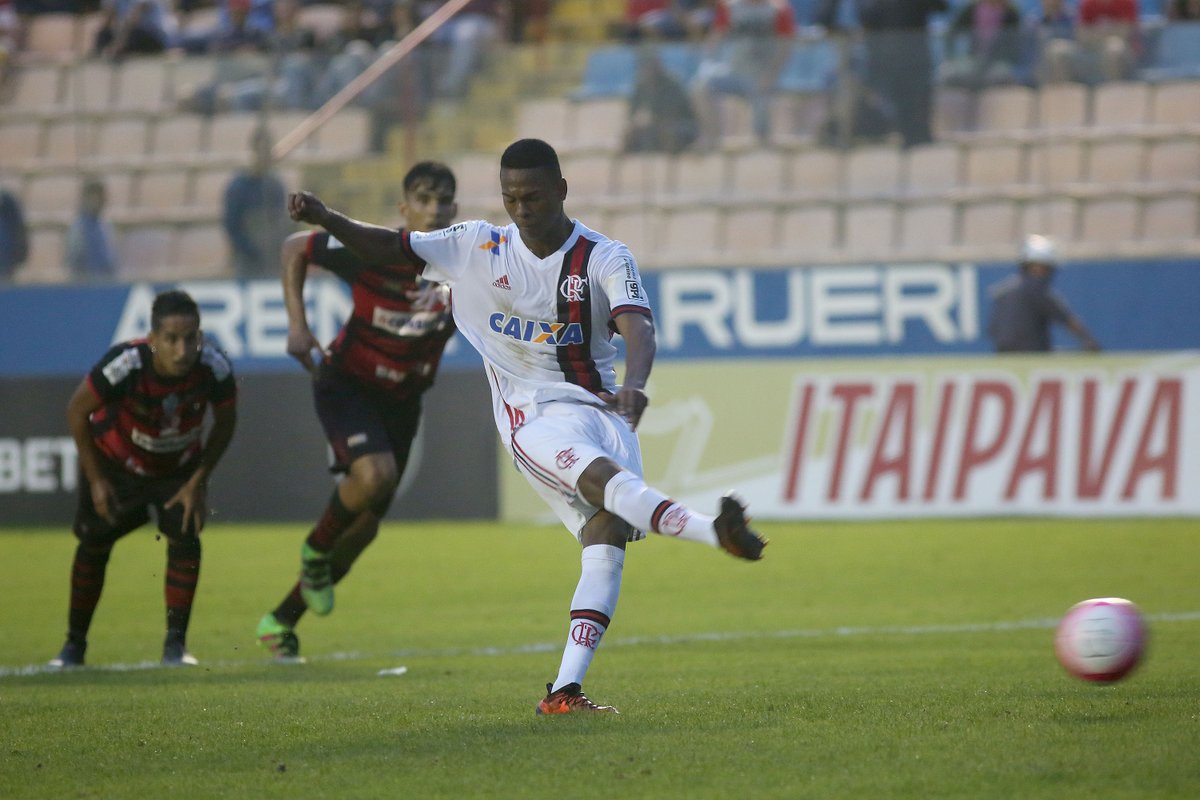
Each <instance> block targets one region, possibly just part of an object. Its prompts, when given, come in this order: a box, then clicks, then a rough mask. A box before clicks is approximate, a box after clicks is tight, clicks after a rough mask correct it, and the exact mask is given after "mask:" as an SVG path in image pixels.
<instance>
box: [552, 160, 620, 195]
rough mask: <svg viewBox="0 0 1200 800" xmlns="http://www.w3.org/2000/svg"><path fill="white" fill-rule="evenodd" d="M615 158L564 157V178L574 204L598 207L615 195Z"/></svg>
mask: <svg viewBox="0 0 1200 800" xmlns="http://www.w3.org/2000/svg"><path fill="white" fill-rule="evenodd" d="M614 160H615V159H614V158H613V157H612V156H610V155H608V154H607V153H588V154H580V155H570V154H568V155H564V156H563V157H562V171H563V177H564V178H566V180H567V189H568V193H569V194H568V197H569V198H570V201H571V202H572V203H587V204H590V205H596V204H598V203H599V202H601V201H603V200H605V199H606V198H608V197H610V196H611V195H612V194H613V162H614Z"/></svg>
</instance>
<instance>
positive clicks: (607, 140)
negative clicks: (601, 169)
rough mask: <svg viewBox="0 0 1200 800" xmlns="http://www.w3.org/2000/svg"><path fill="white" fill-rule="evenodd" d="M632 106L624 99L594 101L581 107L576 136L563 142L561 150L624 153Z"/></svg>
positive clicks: (576, 111) (575, 126)
mask: <svg viewBox="0 0 1200 800" xmlns="http://www.w3.org/2000/svg"><path fill="white" fill-rule="evenodd" d="M627 109H628V103H627V102H626V101H625V100H621V99H612V98H610V99H592V100H586V101H583V102H581V103H579V104H578V105H577V106H576V107H575V112H574V126H573V127H574V133H573V134H572V135H571V136H570V137H569V138H568V139H565V140H563V142H562V146H561V147H560V149H561V150H564V151H570V150H599V151H603V152H606V153H612V152H616V151H618V150H620V149H621V139H622V136H623V135H624V132H625V119H626V116H627V113H628V112H627Z"/></svg>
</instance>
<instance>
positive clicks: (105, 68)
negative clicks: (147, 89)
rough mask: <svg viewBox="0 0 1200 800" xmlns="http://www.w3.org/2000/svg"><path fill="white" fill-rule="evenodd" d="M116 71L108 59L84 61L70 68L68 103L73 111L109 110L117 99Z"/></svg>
mask: <svg viewBox="0 0 1200 800" xmlns="http://www.w3.org/2000/svg"><path fill="white" fill-rule="evenodd" d="M115 89H116V72H115V70H114V69H113V66H112V65H111V64H110V63H108V62H107V61H84V62H81V63H79V64H77V65H75V66H74V67H73V68H71V69H70V70H68V72H67V76H66V105H67V107H68V108H70V109H71V110H72V111H75V112H84V113H91V114H96V113H100V112H105V111H109V110H111V109H112V107H113V102H114V100H115V99H116V91H115Z"/></svg>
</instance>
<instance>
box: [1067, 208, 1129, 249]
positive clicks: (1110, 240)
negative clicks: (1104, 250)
mask: <svg viewBox="0 0 1200 800" xmlns="http://www.w3.org/2000/svg"><path fill="white" fill-rule="evenodd" d="M1138 219H1139V214H1138V204H1137V201H1136V200H1135V199H1134V198H1132V197H1116V198H1112V197H1098V198H1093V199H1090V200H1085V201H1083V202H1082V204H1081V206H1080V212H1079V241H1080V242H1083V243H1086V244H1088V245H1095V246H1103V245H1106V244H1117V243H1125V242H1131V241H1133V240H1134V239H1135V238H1136V236H1137V233H1138V227H1139V225H1138Z"/></svg>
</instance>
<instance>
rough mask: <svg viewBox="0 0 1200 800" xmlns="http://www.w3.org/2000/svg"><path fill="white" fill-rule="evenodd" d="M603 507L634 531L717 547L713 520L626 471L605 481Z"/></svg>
mask: <svg viewBox="0 0 1200 800" xmlns="http://www.w3.org/2000/svg"><path fill="white" fill-rule="evenodd" d="M604 507H605V508H607V509H608V510H609V511H611V512H612V513H614V514H616V515H617V516H618V517H620V518H621V519H623V520H625V521H626V522H628V523H629V524H630V525H633V526H634V527H635V528H641V529H642V530H644V531H652V532H654V533H661V534H662V535H663V536H677V537H679V538H680V539H688V540H690V541H693V542H701V543H703V544H707V545H710V546H712V547H717V546H718V543H717V531H716V529H714V528H713V519H714V518H713V517H710V516H708V515H707V514H699V513H697V512H695V511H693V510H691V509H690V508H688V507H687V506H685V505H682V504H680V503H676V502H675V501H674V500H672V499H671V498H669V497H667V496H666V495H664V494H663V493H662V492H660V491H658V490H657V489H654V488H653V487H650V486H647V485H646V482H645V481H643V480H642V479H641V478H639V477H638V476H637V475H634V474H633V473H632V472H629V471H628V470H621V471H620V472H618V473H617V474H616V475H613V476H612V478H611V479H609V481H608V484H607V485H606V486H605V487H604Z"/></svg>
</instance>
